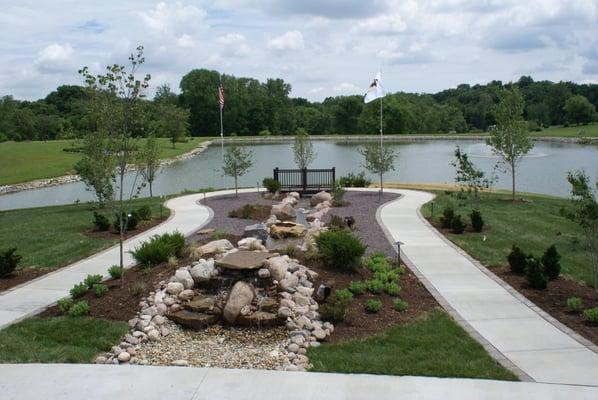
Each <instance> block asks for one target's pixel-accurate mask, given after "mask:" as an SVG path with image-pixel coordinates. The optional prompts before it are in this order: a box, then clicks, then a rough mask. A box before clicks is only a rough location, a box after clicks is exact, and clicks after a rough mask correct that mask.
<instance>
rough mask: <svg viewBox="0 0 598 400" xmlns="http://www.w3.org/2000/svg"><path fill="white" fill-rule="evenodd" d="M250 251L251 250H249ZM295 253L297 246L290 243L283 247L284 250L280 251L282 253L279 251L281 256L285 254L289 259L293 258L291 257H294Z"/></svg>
mask: <svg viewBox="0 0 598 400" xmlns="http://www.w3.org/2000/svg"><path fill="white" fill-rule="evenodd" d="M253 243H255V242H253ZM253 243H252V244H253ZM250 250H251V248H250ZM296 252H297V246H296V245H294V244H292V243H289V244H287V245H286V246H285V248H284V249H282V251H281V253H282V254H286V255H287V256H289V257H291V258H293V256H295V253H296Z"/></svg>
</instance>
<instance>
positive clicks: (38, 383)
mask: <svg viewBox="0 0 598 400" xmlns="http://www.w3.org/2000/svg"><path fill="white" fill-rule="evenodd" d="M0 393H1V396H0V397H1V398H2V399H3V400H29V399H52V400H59V399H69V400H70V399H86V400H95V399H98V400H99V399H102V400H104V399H118V398H135V399H145V400H153V399H176V400H204V399H205V400H212V399H218V400H229V399H234V400H238V399H243V400H250V399H256V400H263V399H284V400H305V399H310V400H320V399H321V400H337V399H347V400H349V399H355V400H363V399H375V400H386V399H388V400H396V399H401V400H411V399H418V400H427V399H430V400H432V399H433V400H437V399H444V400H453V399H455V400H485V399H493V400H499V399H525V400H549V399H565V400H577V399H588V400H595V399H596V398H598V389H597V388H590V387H581V386H567V385H548V384H539V383H529V382H500V381H489V380H480V379H442V378H425V377H410V376H404V377H397V376H381V375H358V374H322V373H300V372H277V371H263V370H233V369H227V370H223V369H216V368H177V367H141V366H110V365H72V364H66V365H65V364H50V365H48V364H46V365H43V364H29V365H26V364H18V365H0Z"/></svg>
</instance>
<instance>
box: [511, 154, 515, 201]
mask: <svg viewBox="0 0 598 400" xmlns="http://www.w3.org/2000/svg"><path fill="white" fill-rule="evenodd" d="M511 178H512V182H513V194H512V201H513V202H515V164H514V163H511Z"/></svg>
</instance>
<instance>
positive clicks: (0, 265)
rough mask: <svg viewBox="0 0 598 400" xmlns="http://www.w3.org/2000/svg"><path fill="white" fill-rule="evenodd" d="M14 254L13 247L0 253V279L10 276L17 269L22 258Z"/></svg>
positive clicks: (15, 250) (14, 249)
mask: <svg viewBox="0 0 598 400" xmlns="http://www.w3.org/2000/svg"><path fill="white" fill-rule="evenodd" d="M16 252H17V249H16V248H14V247H11V248H10V249H7V250H4V251H0V277H2V276H7V275H10V274H12V272H13V271H14V270H15V269H17V266H18V265H19V263H20V262H21V259H22V258H23V257H21V256H20V255H18V254H16Z"/></svg>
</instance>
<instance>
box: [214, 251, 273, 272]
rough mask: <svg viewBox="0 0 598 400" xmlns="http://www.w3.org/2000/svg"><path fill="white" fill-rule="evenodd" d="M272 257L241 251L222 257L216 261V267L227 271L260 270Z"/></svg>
mask: <svg viewBox="0 0 598 400" xmlns="http://www.w3.org/2000/svg"><path fill="white" fill-rule="evenodd" d="M270 257H272V254H270V253H265V252H256V251H250V250H239V251H237V252H234V253H230V254H227V255H226V256H224V257H222V258H221V259H220V260H218V261H216V265H217V266H219V267H220V268H226V269H242V270H246V269H258V268H261V266H262V265H264V261H266V260H267V259H268V258H270Z"/></svg>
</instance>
